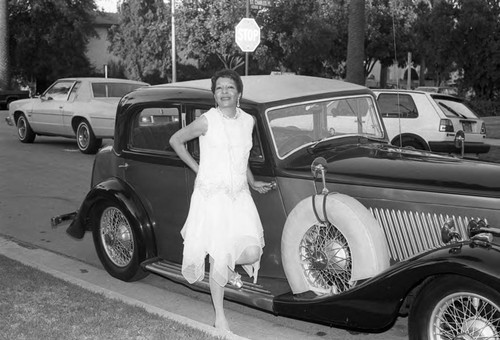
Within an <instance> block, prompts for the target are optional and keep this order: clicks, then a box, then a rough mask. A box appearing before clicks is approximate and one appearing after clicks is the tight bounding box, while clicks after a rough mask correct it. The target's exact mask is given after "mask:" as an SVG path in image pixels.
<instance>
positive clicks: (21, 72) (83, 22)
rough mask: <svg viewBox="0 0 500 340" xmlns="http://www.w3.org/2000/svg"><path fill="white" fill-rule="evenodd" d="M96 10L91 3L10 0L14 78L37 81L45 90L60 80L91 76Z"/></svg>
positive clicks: (66, 0)
mask: <svg viewBox="0 0 500 340" xmlns="http://www.w3.org/2000/svg"><path fill="white" fill-rule="evenodd" d="M95 10H96V6H95V3H94V2H93V1H88V0H10V1H9V19H8V21H9V27H10V29H9V32H10V35H9V37H10V40H9V44H10V60H11V65H12V75H16V76H21V77H23V78H26V79H36V81H37V85H38V88H39V89H42V90H43V89H45V87H46V86H48V85H49V84H50V83H52V82H53V81H54V80H56V79H57V78H61V77H66V76H88V75H89V74H91V73H92V67H91V65H90V62H89V60H88V58H87V57H86V55H85V52H86V48H87V43H88V41H89V38H90V37H91V36H93V35H95V34H96V33H95V31H94V29H93V15H94V13H95Z"/></svg>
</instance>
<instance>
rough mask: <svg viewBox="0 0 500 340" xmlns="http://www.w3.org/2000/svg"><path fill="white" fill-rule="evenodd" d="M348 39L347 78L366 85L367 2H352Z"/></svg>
mask: <svg viewBox="0 0 500 340" xmlns="http://www.w3.org/2000/svg"><path fill="white" fill-rule="evenodd" d="M347 28H348V38H347V65H346V66H347V76H346V80H347V81H348V82H351V83H355V84H359V85H363V86H364V85H365V72H364V70H365V68H364V65H363V62H364V59H365V0H350V2H349V24H348V27H347Z"/></svg>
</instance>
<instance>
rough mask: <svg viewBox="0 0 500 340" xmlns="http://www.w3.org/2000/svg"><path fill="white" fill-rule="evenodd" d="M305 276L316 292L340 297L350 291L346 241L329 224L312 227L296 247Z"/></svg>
mask: <svg viewBox="0 0 500 340" xmlns="http://www.w3.org/2000/svg"><path fill="white" fill-rule="evenodd" d="M299 252H300V260H301V265H302V269H303V271H304V276H305V277H306V280H308V281H309V284H310V285H311V286H312V287H314V288H317V289H315V290H316V291H317V292H322V293H329V294H339V293H342V292H344V291H347V290H349V289H350V288H351V287H352V286H353V285H354V284H353V283H351V282H350V279H351V273H352V258H351V252H350V249H349V244H348V243H347V240H346V239H345V237H344V236H343V235H342V233H341V232H340V231H339V230H338V229H337V228H335V227H334V226H333V225H331V224H329V223H318V224H315V225H313V226H312V227H311V228H310V229H309V230H308V231H307V232H306V233H305V234H304V237H303V238H302V241H301V243H300V247H299Z"/></svg>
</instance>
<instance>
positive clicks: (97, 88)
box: [92, 83, 143, 98]
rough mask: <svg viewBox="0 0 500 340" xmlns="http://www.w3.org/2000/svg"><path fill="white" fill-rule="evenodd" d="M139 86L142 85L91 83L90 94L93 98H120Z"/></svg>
mask: <svg viewBox="0 0 500 340" xmlns="http://www.w3.org/2000/svg"><path fill="white" fill-rule="evenodd" d="M141 86H143V85H141V84H128V83H92V92H93V94H94V98H110V97H118V98H121V97H123V96H124V95H126V94H127V93H129V92H132V91H133V90H135V89H137V88H139V87H141Z"/></svg>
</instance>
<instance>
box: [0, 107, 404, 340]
mask: <svg viewBox="0 0 500 340" xmlns="http://www.w3.org/2000/svg"><path fill="white" fill-rule="evenodd" d="M5 116H6V111H0V163H1V164H2V166H1V167H0V253H1V254H4V255H6V256H8V257H10V258H13V259H15V260H18V261H21V262H23V263H26V264H28V265H31V266H34V267H36V268H38V269H41V270H43V271H46V272H48V273H51V274H52V275H55V276H58V277H60V278H63V279H65V280H67V281H69V282H73V283H76V284H79V285H81V286H83V287H86V288H88V289H90V290H93V291H98V292H102V293H104V294H105V295H106V296H109V297H112V298H118V299H122V300H123V301H125V302H127V303H131V304H135V305H140V306H143V307H144V308H146V309H147V310H148V311H152V312H155V313H158V314H160V315H163V316H165V317H166V318H170V319H173V320H177V321H180V322H184V323H186V324H188V325H190V326H191V327H196V328H199V329H202V330H203V331H208V332H215V333H213V334H215V335H218V334H217V332H216V331H215V330H214V329H213V327H211V324H212V322H213V310H212V305H211V302H210V295H208V294H204V293H199V292H195V291H193V290H191V289H190V288H189V287H187V286H184V285H180V284H177V283H173V282H171V281H169V280H166V279H163V278H161V277H159V276H156V275H149V276H148V277H147V278H145V279H143V280H141V281H140V282H134V283H125V282H122V281H119V280H116V279H114V278H112V277H111V276H110V275H108V274H107V272H106V271H105V270H104V269H103V268H102V266H101V264H100V262H99V260H98V258H97V255H96V253H95V250H94V246H93V244H92V237H91V235H90V234H87V235H86V237H85V238H84V239H83V240H74V239H72V238H70V237H69V236H68V235H67V234H66V233H65V226H61V227H59V228H57V229H52V228H51V227H50V217H52V216H54V215H57V214H61V213H66V212H71V211H74V210H75V209H77V208H78V206H79V204H80V203H81V201H82V200H83V198H84V197H85V194H86V193H87V191H88V190H89V184H90V172H91V168H92V162H93V156H92V155H83V154H81V153H80V152H79V151H78V149H77V147H76V143H75V142H74V141H73V140H71V139H65V138H55V137H37V139H36V140H35V143H33V144H22V143H20V142H19V141H18V140H17V136H16V131H15V128H14V127H11V126H8V125H7V124H6V123H5V120H4V117H5ZM111 142H112V141H111V140H108V141H105V143H111ZM225 307H226V313H227V316H228V319H229V322H230V324H231V325H232V330H233V331H234V332H235V333H236V334H237V335H235V336H234V338H240V339H241V338H247V339H262V340H266V339H316V340H318V339H347V340H351V339H352V340H355V339H374V340H378V339H388V340H396V339H399V340H400V339H406V338H407V333H406V318H401V319H400V320H398V322H397V323H396V324H395V325H394V326H393V327H392V328H391V329H390V330H388V331H386V332H384V333H381V334H358V333H351V332H348V331H346V330H342V329H337V328H331V327H328V326H324V325H317V324H312V323H308V322H304V321H300V320H294V319H289V318H285V317H281V316H275V315H273V314H271V313H268V312H263V311H259V310H256V309H252V308H249V307H246V306H242V305H239V304H236V303H232V302H230V301H226V302H225Z"/></svg>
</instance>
